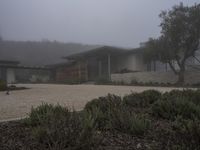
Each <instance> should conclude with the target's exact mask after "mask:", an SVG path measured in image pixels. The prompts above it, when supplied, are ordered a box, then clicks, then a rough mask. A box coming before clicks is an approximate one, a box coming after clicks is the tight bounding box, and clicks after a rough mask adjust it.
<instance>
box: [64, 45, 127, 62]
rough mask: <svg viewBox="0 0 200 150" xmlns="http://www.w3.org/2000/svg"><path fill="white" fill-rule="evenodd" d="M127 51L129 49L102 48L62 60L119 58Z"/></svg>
mask: <svg viewBox="0 0 200 150" xmlns="http://www.w3.org/2000/svg"><path fill="white" fill-rule="evenodd" d="M128 50H129V49H124V48H116V47H110V46H103V47H100V48H96V49H93V50H90V51H86V52H82V53H78V54H73V55H70V56H67V57H64V58H65V59H68V60H78V59H89V58H103V57H107V56H108V55H112V56H120V55H124V54H125V53H126V52H127V51H128Z"/></svg>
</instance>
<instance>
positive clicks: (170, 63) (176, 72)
mask: <svg viewBox="0 0 200 150" xmlns="http://www.w3.org/2000/svg"><path fill="white" fill-rule="evenodd" d="M168 64H169V66H170V68H171V69H172V71H173V72H174V73H175V74H176V75H177V74H178V71H177V70H176V69H175V67H174V66H173V64H172V62H171V61H168Z"/></svg>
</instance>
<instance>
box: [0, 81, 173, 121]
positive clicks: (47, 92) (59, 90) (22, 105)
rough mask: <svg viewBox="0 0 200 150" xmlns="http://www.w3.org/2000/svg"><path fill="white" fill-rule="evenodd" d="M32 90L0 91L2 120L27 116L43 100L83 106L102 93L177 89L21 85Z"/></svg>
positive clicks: (76, 107) (78, 107)
mask: <svg viewBox="0 0 200 150" xmlns="http://www.w3.org/2000/svg"><path fill="white" fill-rule="evenodd" d="M17 86H23V87H27V88H30V89H27V90H20V91H12V92H11V93H10V95H6V92H0V121H2V120H9V119H16V118H22V117H25V116H26V115H27V114H28V113H29V112H30V110H31V107H32V106H33V107H35V106H38V105H40V104H42V103H43V102H46V103H53V104H57V103H59V104H61V105H64V106H68V107H70V108H74V109H75V110H81V109H83V107H84V105H85V104H86V103H87V102H88V101H90V100H92V99H94V98H97V97H99V96H105V95H107V94H108V93H111V94H116V95H119V96H123V95H125V94H129V93H131V92H142V91H144V90H148V89H156V90H159V91H162V92H164V91H170V90H172V89H175V88H167V87H139V86H104V85H57V84H18V85H17Z"/></svg>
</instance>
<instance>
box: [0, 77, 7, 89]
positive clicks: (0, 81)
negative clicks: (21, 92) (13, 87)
mask: <svg viewBox="0 0 200 150" xmlns="http://www.w3.org/2000/svg"><path fill="white" fill-rule="evenodd" d="M5 90H7V85H6V82H4V81H2V80H0V91H5Z"/></svg>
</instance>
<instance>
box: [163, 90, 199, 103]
mask: <svg viewBox="0 0 200 150" xmlns="http://www.w3.org/2000/svg"><path fill="white" fill-rule="evenodd" d="M177 98H180V99H186V100H188V101H192V102H193V103H195V104H200V90H191V89H187V90H182V91H181V90H172V91H170V92H166V93H164V94H163V99H172V100H175V99H177Z"/></svg>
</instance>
